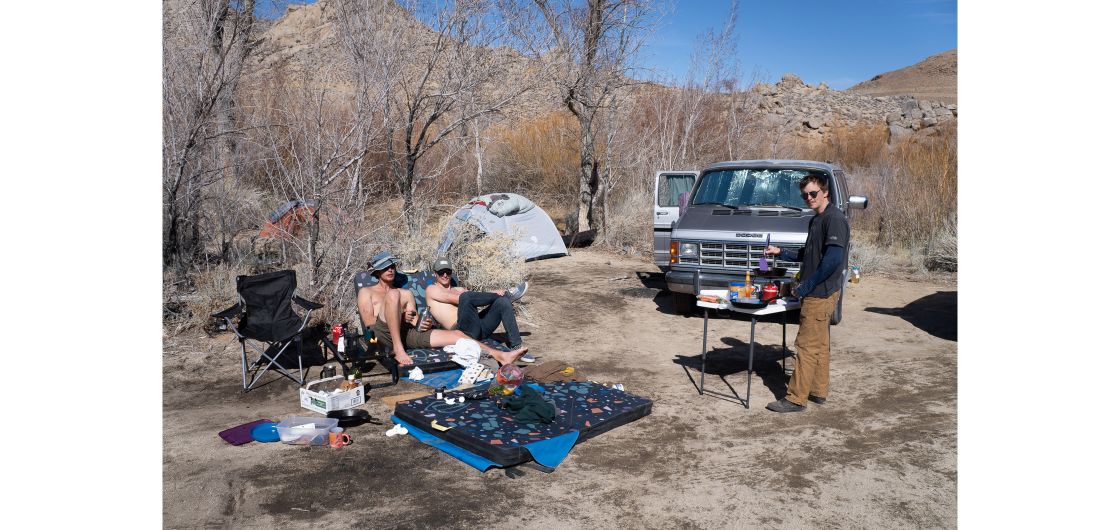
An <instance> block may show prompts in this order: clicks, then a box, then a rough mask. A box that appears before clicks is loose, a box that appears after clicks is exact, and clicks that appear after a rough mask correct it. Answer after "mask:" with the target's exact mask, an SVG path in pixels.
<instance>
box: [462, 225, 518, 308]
mask: <svg viewBox="0 0 1120 530" xmlns="http://www.w3.org/2000/svg"><path fill="white" fill-rule="evenodd" d="M516 245H517V243H516V238H515V237H514V236H513V235H509V234H495V235H488V234H485V233H484V232H482V231H481V230H479V229H478V228H477V227H475V226H474V225H473V224H470V223H463V224H460V225H459V228H458V231H457V232H456V234H455V238H454V240H453V242H452V244H451V249H450V250H449V251H448V255H447V259H449V260H450V261H451V263H452V265H454V267H455V273H456V274H457V275H458V276H459V283H460V284H461V285H462V286H463V287H466V288H467V289H470V290H472V291H490V290H494V289H507V288H509V287H513V286H514V285H517V284H518V283H521V282H523V281H525V278H526V277H527V276H528V272H529V268H528V266H527V265H526V263H525V260H524V259H522V258H521V256H519V255H518V254H517V246H516Z"/></svg>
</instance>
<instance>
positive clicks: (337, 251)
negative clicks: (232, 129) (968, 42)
mask: <svg viewBox="0 0 1120 530" xmlns="http://www.w3.org/2000/svg"><path fill="white" fill-rule="evenodd" d="M291 85H294V86H288V87H281V88H279V90H280V93H279V94H276V96H275V97H274V98H273V99H272V101H273V102H274V106H272V107H268V108H260V109H257V110H258V111H257V112H256V113H255V114H254V124H255V125H256V127H255V129H254V131H255V132H254V138H256V141H257V143H258V145H259V146H260V148H261V151H262V157H263V158H262V160H261V164H262V171H263V173H264V174H265V176H266V177H267V180H268V182H269V183H270V185H271V186H272V189H273V195H274V196H276V197H278V198H280V199H303V200H304V201H307V202H306V204H307V205H308V206H309V207H310V209H311V215H310V219H308V222H307V224H306V226H303V227H301V232H300V233H299V234H298V235H297V234H291V237H290V240H289V243H292V242H295V243H297V244H295V245H292V248H293V249H294V251H295V252H297V254H298V255H299V256H300V258H301V260H300V261H304V262H306V263H307V264H308V265H309V269H310V270H309V278H308V280H309V283H310V285H311V287H312V289H314V291H315V292H316V293H317V292H319V291H320V290H322V289H323V287H324V280H332V281H334V282H337V281H338V280H339V278H341V277H342V276H344V275H346V274H347V271H348V270H350V269H351V268H352V265H353V260H354V259H356V256H355V253H356V250H357V249H358V248H359V247H360V244H361V242H362V241H363V234H362V232H361V230H360V229H359V227H360V222H361V219H362V215H363V211H364V207H365V205H366V204H367V200H366V196H365V193H364V192H362V190H360V188H358V189H356V188H355V187H354V186H353V184H352V183H353V182H356V181H359V180H360V177H361V175H362V173H363V171H365V168H364V161H365V159H366V157H367V155H369V153H370V151H371V146H372V145H373V137H374V135H375V134H376V133H377V132H378V128H377V127H376V125H375V120H374V116H373V112H372V109H371V108H370V106H369V105H368V104H367V103H368V102H367V101H366V100H365V99H364V98H361V97H353V96H352V95H350V94H341V93H338V92H335V91H332V90H330V89H327V88H323V87H318V86H315V85H313V84H312V83H311V82H310V80H304V81H303V82H302V83H291ZM297 237H298V239H297ZM327 265H329V266H327ZM326 283H330V282H326Z"/></svg>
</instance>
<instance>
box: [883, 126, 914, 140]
mask: <svg viewBox="0 0 1120 530" xmlns="http://www.w3.org/2000/svg"><path fill="white" fill-rule="evenodd" d="M911 134H913V133H912V132H911V131H910V129H907V128H905V127H902V126H900V125H891V126H890V135H889V136H887V143H888V144H893V143H895V142H897V141H899V140H902V139H904V138H906V137H908V136H910V135H911Z"/></svg>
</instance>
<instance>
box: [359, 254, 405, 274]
mask: <svg viewBox="0 0 1120 530" xmlns="http://www.w3.org/2000/svg"><path fill="white" fill-rule="evenodd" d="M400 262H401V259H400V258H398V257H396V256H394V255H393V253H392V252H389V251H388V250H383V251H381V252H378V253H377V255H375V256H374V257H372V258H370V259H369V262H367V265H368V266H369V269H370V270H372V271H381V270H385V269H388V268H389V266H390V265H399V264H400Z"/></svg>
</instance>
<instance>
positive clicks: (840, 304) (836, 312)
mask: <svg viewBox="0 0 1120 530" xmlns="http://www.w3.org/2000/svg"><path fill="white" fill-rule="evenodd" d="M843 309H844V289H843V288H841V289H840V298H838V299H837V300H836V309H833V310H832V317H831V318H829V319H828V323H829V324H832V325H833V326H835V325H837V324H839V323H840V318H841V317H842V316H843V315H842V314H841V313H842V310H843Z"/></svg>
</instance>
